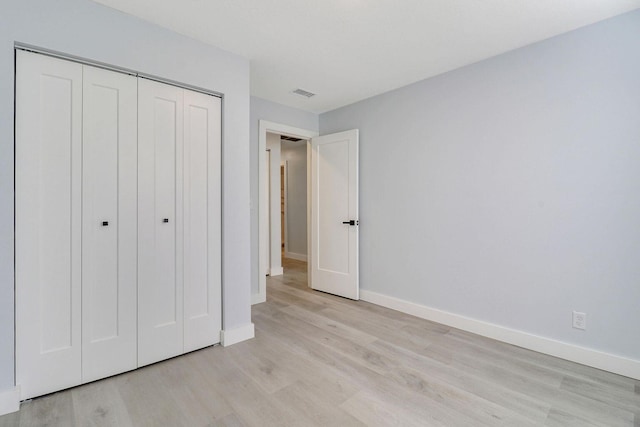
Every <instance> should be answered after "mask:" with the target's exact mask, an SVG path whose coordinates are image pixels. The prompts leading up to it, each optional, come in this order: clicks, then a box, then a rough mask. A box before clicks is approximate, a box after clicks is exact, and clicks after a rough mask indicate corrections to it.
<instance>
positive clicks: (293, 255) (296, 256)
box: [284, 251, 307, 262]
mask: <svg viewBox="0 0 640 427" xmlns="http://www.w3.org/2000/svg"><path fill="white" fill-rule="evenodd" d="M284 257H285V258H289V259H295V260H297V261H305V262H306V261H307V256H306V255H305V254H297V253H295V252H286V251H285V253H284Z"/></svg>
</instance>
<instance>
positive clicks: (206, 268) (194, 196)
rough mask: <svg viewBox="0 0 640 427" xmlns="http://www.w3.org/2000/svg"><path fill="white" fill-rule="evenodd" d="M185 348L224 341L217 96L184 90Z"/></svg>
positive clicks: (219, 136)
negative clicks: (222, 335)
mask: <svg viewBox="0 0 640 427" xmlns="http://www.w3.org/2000/svg"><path fill="white" fill-rule="evenodd" d="M184 104H185V107H184V108H185V110H184V112H185V113H184V128H185V129H184V136H185V138H184V318H185V325H184V351H185V352H188V351H193V350H197V349H199V348H202V347H206V346H209V345H212V344H216V343H218V342H220V330H221V329H222V318H221V289H220V286H221V285H220V282H221V270H220V254H221V249H220V244H221V235H220V219H221V218H220V212H221V210H220V207H221V200H220V196H221V195H220V176H221V175H220V138H221V134H220V132H221V128H220V121H221V115H220V113H221V111H220V104H221V101H220V99H219V98H216V97H213V96H209V95H205V94H201V93H197V92H192V91H189V90H185V91H184Z"/></svg>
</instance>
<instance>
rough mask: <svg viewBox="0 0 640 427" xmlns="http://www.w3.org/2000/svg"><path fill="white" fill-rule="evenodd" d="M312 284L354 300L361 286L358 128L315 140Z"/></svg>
mask: <svg viewBox="0 0 640 427" xmlns="http://www.w3.org/2000/svg"><path fill="white" fill-rule="evenodd" d="M310 256H311V261H310V262H311V265H310V270H311V287H312V288H313V289H317V290H319V291H324V292H329V293H332V294H335V295H339V296H343V297H346V298H351V299H358V298H359V284H358V130H350V131H346V132H340V133H336V134H331V135H325V136H319V137H316V138H312V140H311V253H310Z"/></svg>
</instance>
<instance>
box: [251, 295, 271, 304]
mask: <svg viewBox="0 0 640 427" xmlns="http://www.w3.org/2000/svg"><path fill="white" fill-rule="evenodd" d="M266 301H267V296H266V295H260V294H251V305H256V304H262V303H263V302H266Z"/></svg>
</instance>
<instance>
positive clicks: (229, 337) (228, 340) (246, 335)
mask: <svg viewBox="0 0 640 427" xmlns="http://www.w3.org/2000/svg"><path fill="white" fill-rule="evenodd" d="M253 337H255V328H254V326H253V323H248V324H246V325H244V326H240V327H237V328H234V329H227V330H223V331H221V332H220V344H222V346H223V347H229V346H230V345H233V344H237V343H239V342H242V341H246V340H250V339H251V338H253Z"/></svg>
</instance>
